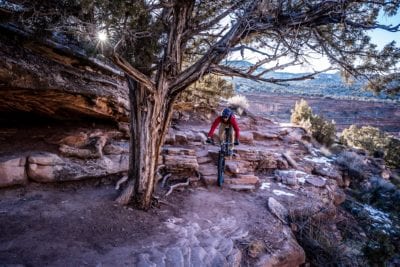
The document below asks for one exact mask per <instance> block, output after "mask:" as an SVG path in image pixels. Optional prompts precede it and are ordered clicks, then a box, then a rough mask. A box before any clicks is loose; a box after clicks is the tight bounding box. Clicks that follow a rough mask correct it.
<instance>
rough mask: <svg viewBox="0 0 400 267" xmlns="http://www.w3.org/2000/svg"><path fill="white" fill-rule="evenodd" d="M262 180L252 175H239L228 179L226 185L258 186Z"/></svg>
mask: <svg viewBox="0 0 400 267" xmlns="http://www.w3.org/2000/svg"><path fill="white" fill-rule="evenodd" d="M259 181H260V179H259V178H258V177H257V176H255V175H251V174H239V175H238V176H237V177H233V178H226V179H225V183H226V184H236V185H246V184H247V185H256V184H258V183H259Z"/></svg>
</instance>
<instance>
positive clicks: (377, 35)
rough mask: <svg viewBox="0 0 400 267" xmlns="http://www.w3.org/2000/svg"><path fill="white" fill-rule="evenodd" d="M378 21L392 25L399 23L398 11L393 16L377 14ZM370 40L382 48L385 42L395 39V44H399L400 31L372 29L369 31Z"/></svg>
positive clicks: (399, 15)
mask: <svg viewBox="0 0 400 267" xmlns="http://www.w3.org/2000/svg"><path fill="white" fill-rule="evenodd" d="M379 22H380V23H382V24H392V26H395V25H398V24H400V12H399V13H397V15H396V16H393V17H385V16H384V15H382V14H381V15H380V16H379ZM370 36H371V38H372V41H373V42H374V43H375V44H377V45H378V47H379V48H382V47H383V46H384V45H385V44H387V43H389V42H391V41H392V40H395V41H396V43H397V46H400V32H395V33H393V32H388V31H384V30H373V31H371V33H370Z"/></svg>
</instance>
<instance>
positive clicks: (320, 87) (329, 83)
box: [228, 60, 400, 103]
mask: <svg viewBox="0 0 400 267" xmlns="http://www.w3.org/2000/svg"><path fill="white" fill-rule="evenodd" d="M228 65H230V66H233V67H235V68H242V69H245V68H249V67H250V66H251V65H252V64H251V63H249V62H247V61H240V60H238V61H230V62H228ZM259 69H260V71H263V70H264V69H263V68H259ZM304 74H306V73H290V72H275V71H271V72H267V73H266V74H265V75H263V76H264V77H265V78H276V79H290V78H296V77H300V76H302V75H304ZM232 82H233V83H234V84H235V88H236V90H237V91H238V92H240V93H256V92H265V93H282V94H295V95H306V96H329V97H333V98H337V99H357V100H372V101H376V100H379V101H382V100H389V101H394V102H396V101H397V103H398V102H399V101H400V96H390V95H387V94H384V93H381V94H374V93H373V92H371V91H366V90H364V89H363V85H364V82H363V81H355V82H354V83H351V84H347V83H345V82H344V81H343V79H342V78H341V76H340V73H338V72H337V73H320V74H318V75H316V76H315V77H314V79H309V80H300V81H292V82H286V83H284V84H285V85H277V84H271V83H266V82H256V81H252V80H249V79H244V78H233V80H232Z"/></svg>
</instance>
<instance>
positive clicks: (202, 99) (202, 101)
mask: <svg viewBox="0 0 400 267" xmlns="http://www.w3.org/2000/svg"><path fill="white" fill-rule="evenodd" d="M233 94H234V90H233V85H232V84H231V83H230V82H228V81H226V80H225V79H223V78H221V77H219V76H216V75H207V76H205V77H203V79H201V80H199V81H197V82H195V83H194V84H192V85H191V86H190V87H189V88H188V89H187V90H185V91H183V92H182V93H181V94H180V95H179V98H178V100H177V104H176V105H175V107H176V108H178V109H198V108H200V109H209V110H213V109H215V108H216V107H217V106H218V104H219V102H220V99H221V97H223V98H228V97H231V96H232V95H233Z"/></svg>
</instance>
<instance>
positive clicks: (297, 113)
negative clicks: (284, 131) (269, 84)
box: [290, 99, 312, 124]
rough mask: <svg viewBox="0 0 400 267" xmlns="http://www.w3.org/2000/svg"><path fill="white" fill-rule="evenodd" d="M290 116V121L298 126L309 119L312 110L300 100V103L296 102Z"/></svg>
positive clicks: (305, 102)
mask: <svg viewBox="0 0 400 267" xmlns="http://www.w3.org/2000/svg"><path fill="white" fill-rule="evenodd" d="M291 112H292V115H291V116H290V121H291V122H292V123H294V124H300V123H301V122H305V121H307V120H309V119H310V118H311V115H312V110H311V107H310V106H309V105H308V103H307V101H305V100H304V99H301V100H300V102H297V101H296V104H295V105H294V109H292V110H291Z"/></svg>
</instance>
